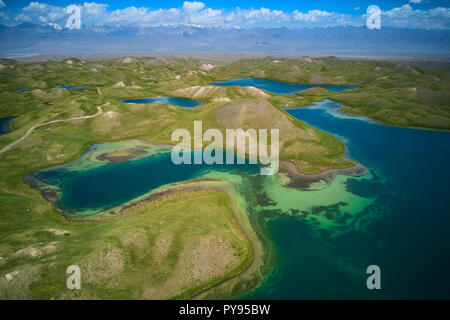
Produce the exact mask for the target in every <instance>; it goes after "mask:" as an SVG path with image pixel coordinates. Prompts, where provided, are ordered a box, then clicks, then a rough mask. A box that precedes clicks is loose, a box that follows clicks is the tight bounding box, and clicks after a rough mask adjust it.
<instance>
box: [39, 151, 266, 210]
mask: <svg viewBox="0 0 450 320" xmlns="http://www.w3.org/2000/svg"><path fill="white" fill-rule="evenodd" d="M257 170H259V166H257V165H249V164H247V165H237V164H236V165H227V166H223V165H206V164H201V165H194V164H192V165H184V164H182V165H175V164H173V163H172V161H171V155H170V152H166V153H161V154H159V155H156V156H153V157H146V158H142V159H138V160H134V161H126V162H119V163H110V164H108V165H106V166H101V167H97V168H92V169H89V170H82V171H77V172H74V171H70V170H66V169H65V168H64V167H60V168H54V169H51V170H45V171H38V172H36V173H33V176H34V177H35V178H36V179H38V180H39V181H42V182H45V183H48V184H52V185H58V186H59V187H60V188H61V191H62V197H61V198H60V199H59V200H58V201H56V205H57V206H58V207H59V208H61V209H63V210H65V211H67V212H76V211H85V210H96V209H104V208H111V207H114V206H118V205H121V204H124V203H126V202H128V201H130V200H133V199H135V198H137V197H139V196H141V195H143V194H145V193H147V192H149V191H151V190H153V189H155V188H158V187H160V186H163V185H166V184H169V183H174V182H179V181H185V180H190V179H193V178H196V177H198V176H199V175H201V174H202V173H205V172H207V171H227V172H230V171H245V172H257Z"/></svg>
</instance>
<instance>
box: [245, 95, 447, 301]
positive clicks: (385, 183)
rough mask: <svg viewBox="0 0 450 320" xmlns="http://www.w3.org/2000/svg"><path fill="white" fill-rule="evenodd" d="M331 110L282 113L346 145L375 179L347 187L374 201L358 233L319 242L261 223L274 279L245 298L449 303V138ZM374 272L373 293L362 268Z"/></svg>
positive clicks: (292, 226)
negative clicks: (273, 256) (270, 246)
mask: <svg viewBox="0 0 450 320" xmlns="http://www.w3.org/2000/svg"><path fill="white" fill-rule="evenodd" d="M338 106H339V105H338V104H337V103H335V102H333V101H326V102H324V103H321V104H318V105H317V106H315V107H308V108H300V109H291V110H287V112H288V113H290V114H291V115H293V116H294V117H296V118H298V119H300V120H302V121H304V122H306V123H309V124H310V125H312V126H314V127H316V128H319V129H322V130H325V131H328V132H330V133H332V134H334V135H337V136H339V137H341V138H342V139H343V140H345V141H346V143H347V146H348V149H349V152H350V155H351V157H353V158H355V159H357V160H358V161H359V162H361V163H363V164H364V165H366V166H367V167H369V168H370V170H371V171H372V172H374V173H376V174H377V176H378V178H375V179H373V180H371V181H369V180H368V181H366V182H365V183H357V182H354V183H351V181H350V183H349V184H348V186H347V188H349V189H352V190H353V191H354V192H356V193H361V194H364V193H365V194H371V195H375V196H377V197H378V199H379V200H378V201H377V202H376V204H377V206H376V210H377V211H378V213H379V214H380V217H379V218H377V219H374V220H373V221H372V222H371V223H370V224H368V225H366V226H365V228H362V229H361V230H357V229H358V228H355V230H354V231H353V232H349V233H346V234H344V235H341V236H338V237H336V238H332V239H319V238H317V237H316V236H314V235H312V234H311V232H310V229H309V228H308V226H306V225H305V224H303V223H302V222H301V221H299V220H297V219H295V218H289V217H283V218H280V219H277V220H275V221H273V222H270V223H269V224H268V230H269V236H270V238H271V239H272V240H273V241H274V243H275V247H276V249H277V272H276V273H275V274H274V275H273V277H272V278H271V279H270V280H268V281H267V282H266V283H265V284H264V285H263V286H261V287H260V288H259V289H258V290H256V292H254V293H252V294H250V295H247V296H246V298H251V299H314V298H317V299H348V298H352V299H354V298H358V299H359V298H361V299H371V298H393V299H398V298H402V299H405V298H411V299H418V298H450V272H449V270H450V232H449V230H450V198H449V191H450V165H449V163H450V132H442V131H441V132H439V131H427V130H415V129H407V128H397V127H389V126H384V125H379V124H376V123H373V122H367V121H362V120H356V119H350V118H346V117H341V116H340V115H336V114H335V113H334V112H332V110H333V109H334V108H336V107H338ZM372 264H375V265H378V266H380V268H381V288H382V289H381V290H375V291H370V290H368V289H367V287H366V279H367V277H368V275H366V268H367V266H369V265H372Z"/></svg>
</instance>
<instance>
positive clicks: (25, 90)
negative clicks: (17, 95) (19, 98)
mask: <svg viewBox="0 0 450 320" xmlns="http://www.w3.org/2000/svg"><path fill="white" fill-rule="evenodd" d="M17 91H19V92H27V91H33V90H31V89H19V90H17Z"/></svg>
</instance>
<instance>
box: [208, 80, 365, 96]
mask: <svg viewBox="0 0 450 320" xmlns="http://www.w3.org/2000/svg"><path fill="white" fill-rule="evenodd" d="M212 84H213V85H215V86H222V87H231V86H241V87H256V88H258V89H262V90H266V91H269V92H272V93H276V94H294V93H295V92H298V91H302V90H305V89H309V88H316V87H320V88H326V89H328V90H331V91H334V92H339V91H343V90H347V89H359V88H358V87H351V86H326V85H309V84H292V83H285V82H281V81H274V80H267V79H256V78H246V79H233V80H227V81H218V82H214V83H212Z"/></svg>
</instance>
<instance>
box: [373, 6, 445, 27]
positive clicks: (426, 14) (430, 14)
mask: <svg viewBox="0 0 450 320" xmlns="http://www.w3.org/2000/svg"><path fill="white" fill-rule="evenodd" d="M381 24H382V27H383V26H390V27H399V28H421V29H450V8H442V7H438V8H434V9H429V10H414V9H413V8H412V7H411V6H410V5H409V4H405V5H403V6H401V7H399V8H394V9H392V10H389V11H385V12H382V14H381Z"/></svg>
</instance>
